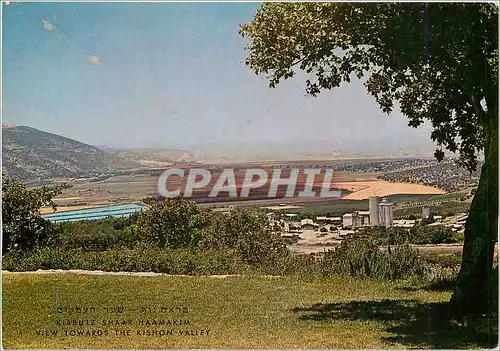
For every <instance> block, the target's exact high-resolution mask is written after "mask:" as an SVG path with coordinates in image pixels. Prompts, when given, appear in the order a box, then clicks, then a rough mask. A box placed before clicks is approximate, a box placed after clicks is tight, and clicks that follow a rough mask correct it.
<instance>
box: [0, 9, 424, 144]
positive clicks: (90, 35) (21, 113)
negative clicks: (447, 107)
mask: <svg viewBox="0 0 500 351" xmlns="http://www.w3.org/2000/svg"><path fill="white" fill-rule="evenodd" d="M258 6H259V4H258V3H159V4H158V3H156V4H155V3H142V4H141V3H108V4H106V3H45V4H40V3H23V4H15V3H10V5H8V6H4V8H3V72H2V73H3V122H4V123H10V124H18V125H29V126H32V127H35V128H39V129H42V130H45V131H49V132H53V133H57V134H61V135H64V136H67V137H70V138H74V139H77V140H80V141H83V142H87V143H90V144H93V145H106V146H112V147H149V146H167V147H189V146H190V145H195V144H204V143H208V142H223V143H235V142H237V143H256V142H271V141H272V142H278V143H281V142H283V143H290V142H312V141H316V142H322V141H324V142H328V143H332V144H335V143H337V142H340V143H344V144H345V143H349V142H354V141H355V142H359V141H362V140H364V139H367V140H378V141H384V140H385V141H389V140H396V141H397V142H398V143H403V144H405V143H406V144H408V145H413V146H414V145H421V146H424V147H425V146H429V145H432V144H431V142H430V140H429V133H430V129H429V128H420V129H419V130H415V129H413V128H409V127H408V126H407V121H406V119H405V118H404V117H403V116H402V115H401V114H399V113H393V114H392V115H390V116H387V115H385V114H383V113H382V112H380V110H379V108H378V106H377V105H376V103H375V102H374V100H373V98H372V97H371V96H369V95H367V93H366V90H365V88H364V87H363V86H362V84H361V82H359V81H354V82H352V83H351V84H350V85H344V86H343V87H341V88H340V89H336V90H334V91H332V92H326V93H322V94H321V95H320V96H319V97H317V98H312V97H307V96H306V95H305V93H304V84H303V81H301V80H298V79H293V80H290V81H287V82H285V83H283V84H281V85H280V86H279V87H278V88H277V89H270V88H269V87H268V82H267V80H266V79H265V78H264V77H259V76H256V75H255V74H254V73H253V72H252V71H251V70H250V69H249V68H247V67H246V66H245V64H244V59H245V51H244V45H245V42H244V39H243V38H241V37H240V36H239V34H238V32H237V29H238V25H239V24H242V23H245V22H249V21H250V20H251V19H252V16H253V14H254V12H255V10H256V9H257V8H258ZM367 144H369V143H367Z"/></svg>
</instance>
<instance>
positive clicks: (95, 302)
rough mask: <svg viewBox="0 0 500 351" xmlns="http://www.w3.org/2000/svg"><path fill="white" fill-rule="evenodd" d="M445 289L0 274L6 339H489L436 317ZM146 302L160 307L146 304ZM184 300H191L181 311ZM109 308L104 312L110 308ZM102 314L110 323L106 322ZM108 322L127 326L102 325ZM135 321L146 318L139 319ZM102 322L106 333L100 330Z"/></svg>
mask: <svg viewBox="0 0 500 351" xmlns="http://www.w3.org/2000/svg"><path fill="white" fill-rule="evenodd" d="M450 294H451V292H449V291H427V290H424V289H419V288H415V287H412V286H411V285H410V284H405V283H401V282H399V283H396V282H375V281H370V280H354V279H349V278H343V277H336V278H328V279H298V278H292V277H263V276H260V277H259V276H236V277H226V278H213V277H183V276H161V277H127V276H89V275H73V274H50V275H46V274H44V275H41V274H34V273H9V272H3V347H4V348H7V349H10V348H22V349H25V348H26V349H28V348H38V349H40V348H51V349H60V348H106V349H118V348H126V349H141V348H149V349H154V348H184V349H185V348H232V349H241V348H255V349H257V348H282V349H285V348H309V349H313V348H335V349H338V348H357V349H361V348H400V349H401V348H448V349H451V348H468V347H476V348H477V347H481V346H482V347H485V345H486V346H487V344H483V343H481V342H477V341H471V340H472V339H471V337H470V335H468V334H467V333H464V332H463V331H461V330H459V329H458V327H456V326H454V325H451V324H449V323H448V322H443V321H441V319H440V318H439V313H440V311H442V309H443V308H444V306H445V304H444V302H445V301H447V300H448V299H449V297H450ZM58 307H59V308H62V309H64V308H69V307H73V308H76V307H80V308H84V307H85V308H90V307H94V308H95V312H90V310H87V312H86V313H76V311H75V313H72V314H69V312H68V310H61V311H62V313H58V311H57V308H58ZM114 307H122V308H123V312H122V313H116V311H112V310H111V308H114ZM148 307H149V308H156V311H152V310H145V311H143V310H142V308H148ZM162 307H164V308H165V309H164V310H162V309H161V308H162ZM183 307H187V312H186V310H183ZM105 308H109V310H108V311H107V312H106V310H105ZM169 308H173V310H170V309H169ZM177 308H179V309H177ZM82 311H83V310H82ZM57 320H62V321H65V322H64V323H66V322H68V321H69V322H70V323H73V320H75V321H76V322H77V323H78V322H79V321H82V322H83V323H87V322H86V321H88V323H92V320H94V326H89V325H84V326H73V325H59V326H58V325H57V323H56V321H57ZM103 320H104V321H105V323H106V325H103V324H102V323H103ZM109 320H111V321H113V322H114V323H116V322H115V321H117V320H118V322H119V323H123V322H122V321H125V322H124V323H126V324H125V325H119V326H108V325H107V324H109ZM146 320H149V321H150V323H151V324H152V323H153V320H155V321H157V322H158V321H160V320H164V321H165V323H168V321H173V320H177V321H179V320H181V321H189V325H181V326H179V325H171V326H155V325H151V326H147V325H146V324H145V323H146ZM141 321H142V322H143V323H144V324H139V323H140V322H141ZM171 323H173V322H171ZM181 323H184V322H181ZM46 330H49V331H50V330H52V331H57V333H58V335H57V336H53V335H52V336H47V335H45V334H46V332H45V331H46ZM70 330H84V333H86V331H87V330H88V331H89V334H90V333H91V330H94V335H88V336H87V335H83V336H78V335H76V336H71V335H70V334H71V333H73V332H70ZM97 330H100V332H97ZM105 330H107V332H108V335H107V336H106V335H97V334H98V333H104V331H105ZM115 330H118V333H119V335H118V336H117V335H116V333H117V332H116V331H115ZM127 330H130V335H122V334H126V333H128V332H127ZM138 330H139V331H140V335H138V333H137V331H138ZM143 330H150V333H154V332H152V331H153V330H171V335H162V336H158V335H149V336H148V335H142V333H143V332H142V331H143ZM185 330H187V331H191V330H193V331H196V330H197V331H198V334H201V333H202V332H201V330H203V331H204V332H203V334H204V335H190V334H191V333H189V334H188V335H184V334H185V332H182V333H181V331H185ZM37 331H38V333H37ZM40 331H44V332H43V334H44V335H39V334H42V332H40ZM207 331H208V335H207ZM66 333H69V335H66ZM74 333H78V332H77V331H75V332H74ZM120 333H121V334H120ZM144 333H147V332H144ZM194 333H195V332H193V334H194ZM49 334H50V332H49ZM181 334H182V335H181ZM476 340H477V339H476ZM483 342H484V340H483Z"/></svg>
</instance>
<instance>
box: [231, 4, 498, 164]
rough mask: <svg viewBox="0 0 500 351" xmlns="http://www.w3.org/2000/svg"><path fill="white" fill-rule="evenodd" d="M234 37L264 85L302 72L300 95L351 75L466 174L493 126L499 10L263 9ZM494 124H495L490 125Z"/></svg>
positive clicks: (486, 7)
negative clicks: (243, 41) (426, 125)
mask: <svg viewBox="0 0 500 351" xmlns="http://www.w3.org/2000/svg"><path fill="white" fill-rule="evenodd" d="M240 33H241V34H242V35H243V36H244V37H248V38H249V42H248V45H247V49H248V51H249V56H248V58H247V60H246V64H247V65H248V66H249V67H250V68H252V69H253V70H254V71H255V72H256V73H257V74H265V75H268V77H269V80H270V86H271V87H275V86H276V85H277V84H278V83H279V82H280V81H281V80H283V79H287V78H290V77H293V76H294V75H295V74H296V73H297V71H298V70H302V71H304V72H305V73H306V74H307V77H308V78H307V80H306V82H305V84H306V91H307V92H308V93H309V94H311V95H313V96H315V95H317V94H319V93H320V92H321V90H325V89H326V90H330V89H332V88H334V87H339V86H340V85H341V84H342V83H343V82H350V80H351V79H352V78H353V77H354V76H357V77H358V78H362V77H363V76H367V79H366V80H365V83H364V84H365V86H366V88H367V90H368V92H369V93H370V94H371V95H373V96H374V97H375V100H376V101H377V103H378V104H379V105H380V107H381V109H382V110H383V111H384V112H387V113H390V112H391V111H392V110H393V108H394V106H395V104H396V103H397V104H398V106H399V107H400V109H401V111H402V113H403V114H404V115H406V116H407V117H408V119H409V125H410V126H412V127H418V126H419V125H421V124H422V123H423V122H424V120H430V122H431V124H432V127H433V132H432V135H431V137H432V139H433V140H434V141H436V142H437V144H438V145H439V149H438V150H436V153H435V156H436V157H437V158H438V159H442V157H443V156H444V154H443V151H442V150H441V148H442V147H444V148H446V149H448V150H450V151H452V152H456V151H458V152H459V153H460V156H461V157H460V159H461V161H462V164H463V165H464V166H466V167H467V168H468V169H469V170H472V169H475V168H476V166H477V151H480V150H483V149H484V148H485V146H487V144H488V142H489V138H488V137H487V134H488V133H491V131H490V129H491V128H494V124H496V123H497V119H496V116H495V114H492V115H491V116H490V118H488V117H487V112H488V111H491V110H493V109H495V110H496V109H497V105H498V93H497V86H498V82H497V76H498V68H497V67H498V11H497V7H496V6H495V5H492V4H486V3H484V4H472V3H463V4H458V3H431V4H424V3H292V4H290V3H264V4H263V5H262V7H261V8H260V9H259V10H258V11H257V13H256V14H255V17H254V19H253V21H252V22H251V23H249V24H245V25H242V26H241V28H240ZM491 117H495V118H491Z"/></svg>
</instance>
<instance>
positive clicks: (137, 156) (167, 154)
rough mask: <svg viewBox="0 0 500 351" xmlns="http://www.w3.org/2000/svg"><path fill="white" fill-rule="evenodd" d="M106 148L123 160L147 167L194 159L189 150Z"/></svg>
mask: <svg viewBox="0 0 500 351" xmlns="http://www.w3.org/2000/svg"><path fill="white" fill-rule="evenodd" d="M108 150H109V151H108V152H109V153H111V154H113V155H116V156H119V157H121V158H123V159H125V160H129V161H132V162H136V163H138V164H140V165H142V166H149V167H155V166H157V167H161V166H164V165H165V164H169V163H173V162H190V161H194V160H195V158H194V156H193V155H192V154H191V153H190V152H189V151H186V150H181V149H161V148H143V149H111V150H110V149H108Z"/></svg>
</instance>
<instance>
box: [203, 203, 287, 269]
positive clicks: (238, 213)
mask: <svg viewBox="0 0 500 351" xmlns="http://www.w3.org/2000/svg"><path fill="white" fill-rule="evenodd" d="M201 237H202V239H201V243H200V246H201V247H202V248H204V249H215V250H234V252H236V253H237V254H238V256H239V257H241V259H242V261H243V262H245V263H247V264H249V265H252V266H258V265H260V264H263V263H265V262H269V261H275V260H276V259H278V258H279V257H281V256H282V255H284V254H286V253H287V252H288V249H287V248H286V245H285V242H284V240H283V239H282V238H281V235H280V234H279V233H276V232H273V231H272V230H271V229H270V228H269V222H268V221H267V219H266V217H265V216H264V214H263V213H262V212H260V211H255V210H249V209H235V210H233V211H231V212H230V213H229V214H221V213H215V212H213V213H212V217H211V221H210V225H209V227H207V228H205V229H204V230H203V231H202V232H201Z"/></svg>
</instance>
